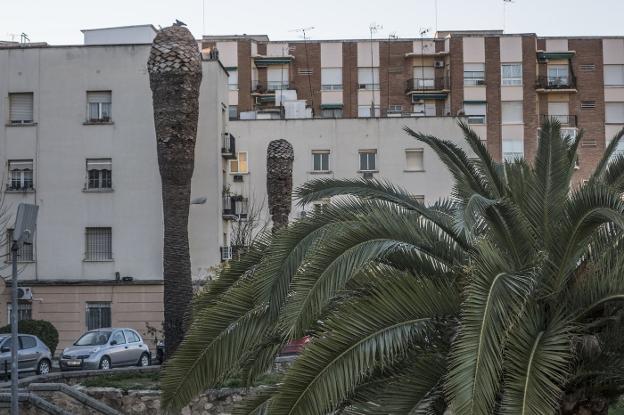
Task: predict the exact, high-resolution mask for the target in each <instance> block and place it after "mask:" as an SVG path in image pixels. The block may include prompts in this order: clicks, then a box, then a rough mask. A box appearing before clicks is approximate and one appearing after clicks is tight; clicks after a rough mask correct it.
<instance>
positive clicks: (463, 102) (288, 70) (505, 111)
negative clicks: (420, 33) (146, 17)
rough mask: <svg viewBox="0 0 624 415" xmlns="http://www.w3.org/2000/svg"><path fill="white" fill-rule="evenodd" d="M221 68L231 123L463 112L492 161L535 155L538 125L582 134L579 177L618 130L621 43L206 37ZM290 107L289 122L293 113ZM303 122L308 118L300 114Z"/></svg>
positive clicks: (481, 36) (497, 37)
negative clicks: (301, 108)
mask: <svg viewBox="0 0 624 415" xmlns="http://www.w3.org/2000/svg"><path fill="white" fill-rule="evenodd" d="M202 47H203V48H204V50H214V49H216V50H218V53H219V58H220V59H221V61H222V62H223V63H224V65H225V66H226V67H227V68H228V71H229V73H230V78H229V90H230V92H229V101H230V116H231V119H247V118H255V119H258V118H289V116H288V115H289V114H288V108H286V111H284V105H281V104H282V101H285V100H298V101H304V102H305V105H306V106H307V107H308V108H310V113H311V115H308V116H313V117H315V118H366V117H408V116H409V117H432V116H435V117H441V116H458V115H465V116H466V117H467V119H468V122H470V123H471V124H472V126H473V127H474V129H475V130H476V131H477V132H478V133H479V134H480V136H481V138H482V139H483V140H486V141H487V146H488V149H489V150H490V152H491V153H492V154H493V155H494V157H495V158H496V159H498V160H501V159H503V158H512V157H516V156H522V155H524V156H526V157H527V158H531V157H532V156H533V154H534V153H535V150H536V145H537V135H538V129H539V125H540V122H541V121H542V120H543V118H544V117H552V116H554V117H556V118H557V119H559V120H560V121H561V123H562V125H563V126H564V127H565V132H566V133H569V134H576V133H577V131H578V130H579V129H584V130H585V135H584V137H583V139H582V142H581V146H580V150H579V156H580V157H579V158H580V160H579V171H578V174H577V179H578V180H581V179H584V178H586V177H587V176H588V174H589V172H590V171H591V168H592V166H594V165H595V162H596V160H597V159H598V158H599V157H600V156H601V154H602V151H603V149H604V148H605V145H606V143H607V142H608V141H609V140H610V139H611V138H612V137H613V135H614V134H615V133H616V132H617V131H619V130H620V129H621V128H622V127H623V126H624V38H623V37H609V38H604V37H579V38H574V37H570V38H559V37H539V36H537V35H535V34H503V32H502V31H478V32H471V31H453V32H438V33H436V35H435V37H434V38H422V39H372V40H370V39H363V40H334V41H310V40H308V41H276V42H272V41H269V39H268V37H266V36H204V38H203V39H202ZM301 116H302V115H301V112H293V113H292V115H291V117H292V118H300V117H301ZM303 116H306V115H305V114H304V115H303Z"/></svg>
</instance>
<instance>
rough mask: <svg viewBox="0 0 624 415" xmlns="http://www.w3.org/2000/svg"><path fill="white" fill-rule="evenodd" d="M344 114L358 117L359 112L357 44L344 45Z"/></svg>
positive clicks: (346, 43) (347, 43) (348, 43)
mask: <svg viewBox="0 0 624 415" xmlns="http://www.w3.org/2000/svg"><path fill="white" fill-rule="evenodd" d="M342 65H343V66H342V91H343V92H342V97H343V98H342V99H343V108H342V114H343V116H344V117H347V118H349V117H357V112H358V85H357V82H358V73H357V43H355V42H345V43H343V45H342Z"/></svg>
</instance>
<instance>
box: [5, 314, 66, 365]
mask: <svg viewBox="0 0 624 415" xmlns="http://www.w3.org/2000/svg"><path fill="white" fill-rule="evenodd" d="M17 330H18V331H19V332H20V333H21V334H32V335H34V336H37V337H39V339H40V340H41V341H42V342H43V343H45V345H46V346H48V348H49V349H50V351H51V352H52V355H53V356H54V352H55V351H56V346H58V342H59V334H58V330H56V327H54V326H53V325H52V323H50V322H49V321H45V320H21V321H20V322H19V323H18V325H17ZM10 332H11V325H10V324H9V325H7V326H4V327H0V333H10Z"/></svg>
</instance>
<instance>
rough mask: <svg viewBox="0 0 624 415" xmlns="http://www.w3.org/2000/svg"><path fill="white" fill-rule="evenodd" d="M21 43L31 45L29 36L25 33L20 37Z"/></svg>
mask: <svg viewBox="0 0 624 415" xmlns="http://www.w3.org/2000/svg"><path fill="white" fill-rule="evenodd" d="M20 43H22V44H24V43H30V38H29V37H28V35H27V34H26V33H24V32H22V34H21V35H20Z"/></svg>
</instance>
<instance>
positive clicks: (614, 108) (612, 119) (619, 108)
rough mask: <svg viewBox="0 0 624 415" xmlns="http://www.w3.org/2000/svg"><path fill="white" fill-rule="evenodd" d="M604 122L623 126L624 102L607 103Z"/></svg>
mask: <svg viewBox="0 0 624 415" xmlns="http://www.w3.org/2000/svg"><path fill="white" fill-rule="evenodd" d="M605 121H606V122H607V123H611V124H624V102H607V103H606V104H605Z"/></svg>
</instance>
